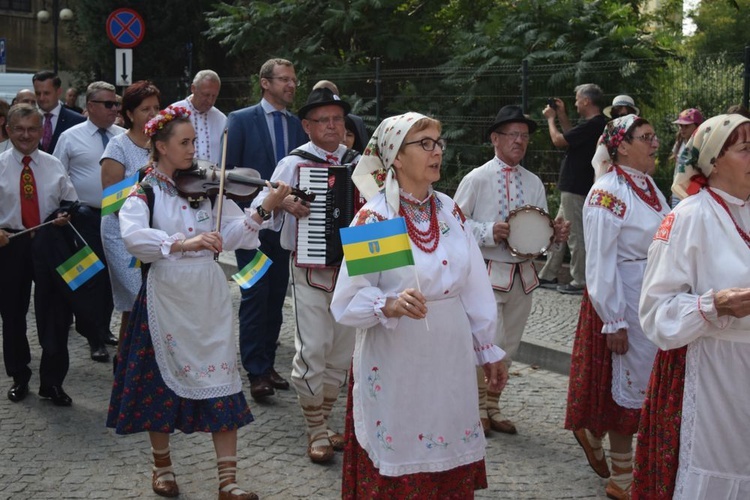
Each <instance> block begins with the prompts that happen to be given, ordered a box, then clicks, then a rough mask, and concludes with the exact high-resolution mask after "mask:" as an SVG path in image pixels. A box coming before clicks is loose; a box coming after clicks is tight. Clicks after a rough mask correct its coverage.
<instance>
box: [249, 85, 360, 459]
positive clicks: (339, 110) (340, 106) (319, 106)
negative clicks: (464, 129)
mask: <svg viewBox="0 0 750 500" xmlns="http://www.w3.org/2000/svg"><path fill="white" fill-rule="evenodd" d="M350 109H351V106H350V105H349V104H348V103H346V102H344V101H342V100H341V99H339V97H338V96H337V95H335V94H334V93H333V92H331V90H330V89H328V88H319V89H315V90H313V91H312V93H311V94H310V96H309V97H308V99H307V103H306V104H305V105H304V106H302V108H300V110H299V112H298V113H297V114H298V115H299V118H300V120H302V127H303V128H304V130H305V133H306V134H307V135H308V136H309V137H310V142H308V143H306V144H303V145H302V146H300V147H299V149H298V150H301V151H304V154H308V155H312V156H314V157H316V159H315V160H312V159H307V158H304V157H301V156H298V155H297V154H295V153H296V151H292V152H290V154H289V156H287V157H285V158H283V159H282V160H281V161H280V162H279V164H278V165H277V166H276V169H275V170H274V173H273V175H272V176H271V181H272V182H274V181H279V180H280V181H284V182H288V183H289V184H291V185H296V184H297V183H298V176H299V170H300V165H302V164H309V165H314V166H316V167H325V166H328V165H341V163H342V160H343V158H344V155H345V154H346V153H347V151H349V150H348V149H347V147H346V146H344V145H342V144H341V142H342V140H343V138H344V134H345V130H346V129H345V127H344V116H345V115H346V114H347V113H349V110H350ZM301 154H302V153H301ZM347 156H348V155H347ZM358 159H359V155H357V156H356V159H355V162H356V161H357V160H358ZM267 192H268V190H267V189H266V190H264V191H263V192H262V193H261V194H260V195H259V196H258V197H257V198H256V199H255V200H254V201H253V207H256V208H258V213H260V214H261V216H265V218H270V216H271V214H264V213H261V212H263V211H262V210H261V209H260V207H261V204H262V202H263V200H264V199H265V195H266V194H267ZM290 200H291V201H293V203H291V204H288V203H287V202H286V201H285V203H284V205H283V208H284V212H282V213H281V214H274V222H273V227H274V229H275V230H279V228H280V227H281V224H283V227H281V246H282V247H283V248H285V249H287V250H291V251H293V252H294V251H295V250H296V246H297V234H296V232H297V221H296V219H301V218H304V217H307V216H308V215H310V208H309V207H308V205H307V203H306V202H304V201H303V200H302V199H298V198H297V197H294V196H290V197H289V198H287V201H290ZM334 208H336V209H338V208H343V207H334ZM338 274H339V268H338V266H336V267H326V268H312V267H297V266H296V265H295V263H294V261H293V262H292V270H291V275H292V285H293V290H294V304H295V314H296V319H297V332H296V335H295V339H294V346H295V351H296V352H295V355H294V360H293V361H292V385H294V388H295V390H296V391H297V398H298V400H299V404H300V407H301V409H302V414H303V416H304V418H305V424H306V426H307V437H308V447H307V455H308V457H309V458H310V460H311V461H313V462H315V463H325V462H329V461H330V460H331V459H332V458H333V455H334V450H343V448H344V438H343V436H342V435H341V434H339V433H338V432H335V431H333V430H331V429H330V427H329V425H328V417H329V415H330V413H331V409H332V408H333V405H334V404H335V403H336V400H337V399H338V396H339V392H340V389H341V387H343V386H344V384H345V383H346V381H347V377H348V373H349V366H350V365H351V360H352V353H353V352H354V339H355V334H354V329H353V328H350V327H346V326H343V325H339V324H338V323H336V321H335V320H334V319H333V316H332V314H331V311H330V305H331V299H332V298H333V290H334V286H335V284H336V279H337V278H338Z"/></svg>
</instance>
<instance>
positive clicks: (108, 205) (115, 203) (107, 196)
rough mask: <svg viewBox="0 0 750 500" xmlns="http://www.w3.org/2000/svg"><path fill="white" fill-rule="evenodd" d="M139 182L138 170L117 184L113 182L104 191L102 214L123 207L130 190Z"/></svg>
mask: <svg viewBox="0 0 750 500" xmlns="http://www.w3.org/2000/svg"><path fill="white" fill-rule="evenodd" d="M136 182H138V172H136V173H134V174H133V175H131V176H130V177H126V178H124V179H123V180H121V181H120V182H118V183H117V184H112V185H111V186H109V187H107V188H106V189H105V190H104V191H103V192H102V215H107V214H111V213H114V212H116V211H118V210H120V208H121V207H122V205H123V203H125V199H126V198H127V197H128V194H130V190H131V189H132V188H133V186H135V183H136Z"/></svg>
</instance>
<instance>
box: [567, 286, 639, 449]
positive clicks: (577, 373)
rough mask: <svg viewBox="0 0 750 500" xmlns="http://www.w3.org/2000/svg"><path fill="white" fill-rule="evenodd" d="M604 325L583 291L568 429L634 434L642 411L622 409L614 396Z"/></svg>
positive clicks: (571, 383) (570, 385)
mask: <svg viewBox="0 0 750 500" xmlns="http://www.w3.org/2000/svg"><path fill="white" fill-rule="evenodd" d="M602 325H603V324H602V320H601V319H600V318H599V315H598V314H597V313H596V311H595V310H594V305H593V304H592V303H591V300H590V299H589V294H588V290H584V292H583V298H582V299H581V309H580V311H579V314H578V326H577V327H576V337H575V341H574V342H573V354H572V355H571V362H570V379H569V383H568V407H567V410H566V412H565V428H566V429H570V430H578V429H588V430H589V431H591V433H592V434H594V435H595V436H597V437H601V436H603V435H604V434H605V433H606V432H607V431H614V432H618V433H620V434H635V433H636V432H637V431H638V421H639V420H640V413H641V411H640V410H639V409H630V408H623V407H622V406H620V405H618V404H617V403H615V401H614V399H612V351H610V350H609V348H608V347H607V337H606V335H604V334H603V333H601V331H602Z"/></svg>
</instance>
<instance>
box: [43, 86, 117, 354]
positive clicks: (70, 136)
mask: <svg viewBox="0 0 750 500" xmlns="http://www.w3.org/2000/svg"><path fill="white" fill-rule="evenodd" d="M118 109H119V104H118V103H117V94H115V87H114V86H113V85H112V84H110V83H107V82H93V83H91V84H90V85H89V86H88V88H87V89H86V111H87V112H88V113H87V114H88V118H87V119H86V121H84V122H83V123H79V124H78V125H74V126H73V127H71V128H69V129H67V130H65V131H64V132H63V133H62V134H60V138H59V139H58V141H57V145H56V146H55V151H54V153H53V155H54V156H55V157H56V158H57V159H58V160H60V162H61V163H62V164H63V166H64V167H65V170H66V171H67V172H68V175H69V176H70V180H71V182H73V186H75V188H76V192H77V193H78V198H79V201H80V202H81V207H80V208H79V209H78V210H77V212H76V214H75V217H74V219H73V224H74V225H75V228H76V229H77V230H78V232H80V233H81V235H82V236H83V238H84V239H85V240H86V243H88V244H89V246H90V247H91V249H92V250H93V251H94V253H95V254H96V256H97V257H99V260H101V261H102V263H104V264H105V265H106V259H105V256H104V249H103V247H102V238H101V210H102V191H103V190H102V173H101V172H102V170H101V165H100V164H99V160H100V159H101V157H102V154H103V153H104V148H105V147H106V146H107V143H108V142H109V140H110V139H111V138H112V137H114V136H115V135H118V134H121V133H123V132H125V129H124V128H122V127H118V126H117V125H115V124H114V123H115V119H116V118H117V112H118ZM92 288H93V289H95V290H91V289H92ZM87 290H88V291H89V292H91V293H90V294H88V293H87V296H88V298H87V299H86V302H88V304H86V305H85V308H84V309H81V308H79V307H78V305H80V304H77V303H75V304H74V306H73V309H74V311H75V313H76V330H78V332H79V333H81V335H83V336H84V337H86V340H88V343H89V348H90V350H91V359H93V360H94V361H100V362H106V361H108V360H109V353H108V352H107V348H106V345H105V344H109V345H117V339H116V338H115V337H114V336H113V335H112V332H111V331H110V330H109V323H110V319H111V317H112V310H113V308H114V303H113V301H112V288H111V285H110V282H109V273H107V272H99V273H97V274H96V275H94V276H93V277H92V278H91V280H90V283H89V284H87ZM79 295H80V294H79ZM73 300H78V298H77V296H76V297H73ZM91 301H95V304H92V303H91Z"/></svg>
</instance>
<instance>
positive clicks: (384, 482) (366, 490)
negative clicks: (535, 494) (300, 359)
mask: <svg viewBox="0 0 750 500" xmlns="http://www.w3.org/2000/svg"><path fill="white" fill-rule="evenodd" d="M353 387H354V377H353V376H352V377H350V378H349V394H348V397H347V401H346V430H345V435H346V448H345V449H344V469H343V478H342V484H341V498H343V499H346V500H354V499H367V500H378V499H382V500H390V499H393V498H398V499H399V500H409V499H413V500H428V499H441V500H442V499H445V500H466V499H471V498H474V490H480V489H485V488H487V473H486V470H485V465H484V460H479V461H478V462H474V463H470V464H467V465H462V466H460V467H456V468H455V469H451V470H447V471H443V472H422V473H418V474H407V475H404V476H398V477H389V476H382V475H380V473H379V472H378V469H376V468H375V466H374V465H373V463H372V461H371V460H370V457H369V456H368V455H367V452H366V451H365V450H363V449H362V447H361V446H360V445H359V442H357V436H356V435H355V434H354V414H353V412H354V409H353V406H352V388H353Z"/></svg>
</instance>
